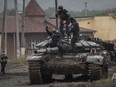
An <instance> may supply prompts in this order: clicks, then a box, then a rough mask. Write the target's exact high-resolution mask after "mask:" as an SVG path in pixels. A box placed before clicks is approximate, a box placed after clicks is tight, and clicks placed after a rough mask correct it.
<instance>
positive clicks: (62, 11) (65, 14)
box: [56, 6, 70, 37]
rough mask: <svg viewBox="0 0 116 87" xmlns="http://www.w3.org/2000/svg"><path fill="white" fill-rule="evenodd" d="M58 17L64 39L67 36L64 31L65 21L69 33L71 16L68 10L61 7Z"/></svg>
mask: <svg viewBox="0 0 116 87" xmlns="http://www.w3.org/2000/svg"><path fill="white" fill-rule="evenodd" d="M56 17H57V18H59V19H60V33H61V35H62V36H63V37H64V36H65V32H64V30H63V28H64V21H65V22H66V33H67V32H68V24H69V17H70V15H69V14H68V11H67V10H66V9H63V6H59V7H58V14H56Z"/></svg>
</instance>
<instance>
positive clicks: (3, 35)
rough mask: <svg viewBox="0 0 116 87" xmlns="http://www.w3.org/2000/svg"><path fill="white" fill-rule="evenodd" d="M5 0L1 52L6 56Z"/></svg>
mask: <svg viewBox="0 0 116 87" xmlns="http://www.w3.org/2000/svg"><path fill="white" fill-rule="evenodd" d="M6 25H7V0H4V12H3V22H2V35H1V52H2V53H5V54H7V29H6V28H7V26H6Z"/></svg>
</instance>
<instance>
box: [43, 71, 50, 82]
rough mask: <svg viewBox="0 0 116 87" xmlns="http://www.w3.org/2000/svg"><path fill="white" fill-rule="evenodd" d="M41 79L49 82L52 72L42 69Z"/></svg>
mask: <svg viewBox="0 0 116 87" xmlns="http://www.w3.org/2000/svg"><path fill="white" fill-rule="evenodd" d="M42 80H43V82H44V83H49V82H51V81H52V73H50V72H49V71H46V72H45V71H42Z"/></svg>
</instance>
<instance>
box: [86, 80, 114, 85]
mask: <svg viewBox="0 0 116 87" xmlns="http://www.w3.org/2000/svg"><path fill="white" fill-rule="evenodd" d="M85 87H112V81H111V79H110V78H109V79H101V80H98V81H94V82H91V83H87V84H86V86H85Z"/></svg>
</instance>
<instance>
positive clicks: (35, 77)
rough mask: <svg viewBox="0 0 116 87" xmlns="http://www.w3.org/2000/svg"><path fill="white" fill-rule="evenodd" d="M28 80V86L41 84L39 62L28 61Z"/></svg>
mask: <svg viewBox="0 0 116 87" xmlns="http://www.w3.org/2000/svg"><path fill="white" fill-rule="evenodd" d="M29 79H30V84H41V83H42V75H41V65H40V61H29Z"/></svg>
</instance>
